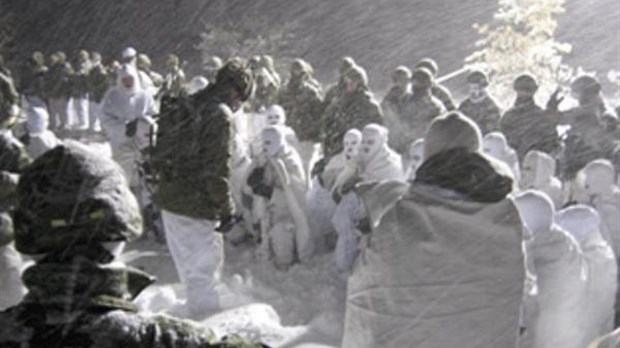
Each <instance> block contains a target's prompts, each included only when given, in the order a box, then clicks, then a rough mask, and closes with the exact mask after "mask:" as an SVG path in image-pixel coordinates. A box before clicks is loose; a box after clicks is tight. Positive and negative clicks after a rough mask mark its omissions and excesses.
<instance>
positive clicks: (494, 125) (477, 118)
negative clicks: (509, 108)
mask: <svg viewBox="0 0 620 348" xmlns="http://www.w3.org/2000/svg"><path fill="white" fill-rule="evenodd" d="M459 111H460V112H462V113H463V115H465V116H467V117H469V118H471V119H472V120H473V121H474V122H476V124H477V125H478V127H480V131H481V132H482V134H487V133H490V132H494V131H496V130H499V118H500V116H501V113H500V110H499V106H497V103H496V102H495V100H493V98H491V97H490V96H487V97H486V98H484V99H483V100H482V101H479V102H477V103H474V102H473V101H472V100H471V99H470V98H467V99H465V100H464V101H463V102H462V103H461V105H459Z"/></svg>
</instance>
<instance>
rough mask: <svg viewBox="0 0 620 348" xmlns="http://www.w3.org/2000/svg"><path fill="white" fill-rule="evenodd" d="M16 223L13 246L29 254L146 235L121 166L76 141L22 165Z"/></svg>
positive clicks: (68, 142) (132, 238)
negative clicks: (24, 167) (24, 165)
mask: <svg viewBox="0 0 620 348" xmlns="http://www.w3.org/2000/svg"><path fill="white" fill-rule="evenodd" d="M14 225H15V226H14V228H15V246H16V247H17V249H18V250H19V251H20V252H22V253H25V254H41V253H53V252H57V251H62V250H64V249H66V248H68V247H70V246H91V245H95V244H99V243H102V242H115V241H131V240H135V239H136V238H138V237H139V236H140V235H141V233H142V217H141V216H140V209H139V207H138V203H137V201H136V199H135V197H134V196H133V194H132V193H131V191H130V190H129V187H128V185H127V182H126V180H125V177H124V175H123V173H122V169H121V168H120V167H119V166H118V165H117V164H116V163H114V162H113V161H112V160H111V159H108V158H105V157H103V156H98V155H97V154H95V153H93V152H91V150H90V149H89V148H88V147H86V146H85V145H82V144H80V143H78V142H75V141H66V142H65V143H64V144H62V145H59V146H57V147H55V148H54V149H52V150H50V151H48V152H46V153H45V154H43V155H42V156H40V157H39V158H37V160H35V161H34V162H33V163H32V164H31V165H29V166H28V167H26V169H24V171H23V172H22V175H21V178H20V181H19V184H18V186H17V205H16V208H15V214H14Z"/></svg>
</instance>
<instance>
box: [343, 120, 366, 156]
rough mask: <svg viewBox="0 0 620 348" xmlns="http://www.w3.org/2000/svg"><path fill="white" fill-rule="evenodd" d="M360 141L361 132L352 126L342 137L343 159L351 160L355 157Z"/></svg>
mask: <svg viewBox="0 0 620 348" xmlns="http://www.w3.org/2000/svg"><path fill="white" fill-rule="evenodd" d="M361 143H362V132H360V131H359V130H357V129H355V128H352V129H349V130H348V131H347V132H346V133H345V134H344V137H343V138H342V144H343V149H344V150H343V155H344V158H345V160H347V161H351V160H354V159H357V156H358V154H359V149H360V145H361Z"/></svg>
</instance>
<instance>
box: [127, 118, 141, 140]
mask: <svg viewBox="0 0 620 348" xmlns="http://www.w3.org/2000/svg"><path fill="white" fill-rule="evenodd" d="M137 132H138V119H135V120H133V121H129V122H127V123H126V124H125V136H126V137H128V138H131V137H133V136H134V135H136V133H137Z"/></svg>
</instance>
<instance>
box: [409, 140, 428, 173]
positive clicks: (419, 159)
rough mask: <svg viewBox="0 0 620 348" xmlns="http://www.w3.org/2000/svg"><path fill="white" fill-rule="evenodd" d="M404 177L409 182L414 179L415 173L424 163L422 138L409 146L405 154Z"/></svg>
mask: <svg viewBox="0 0 620 348" xmlns="http://www.w3.org/2000/svg"><path fill="white" fill-rule="evenodd" d="M404 162H405V168H404V169H405V171H406V172H407V173H406V174H405V176H406V177H407V179H409V180H413V179H415V173H416V172H417V171H418V168H420V166H421V165H422V163H423V162H424V138H420V139H416V140H415V141H414V142H412V143H411V145H409V149H407V152H406V154H405V161H404Z"/></svg>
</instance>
